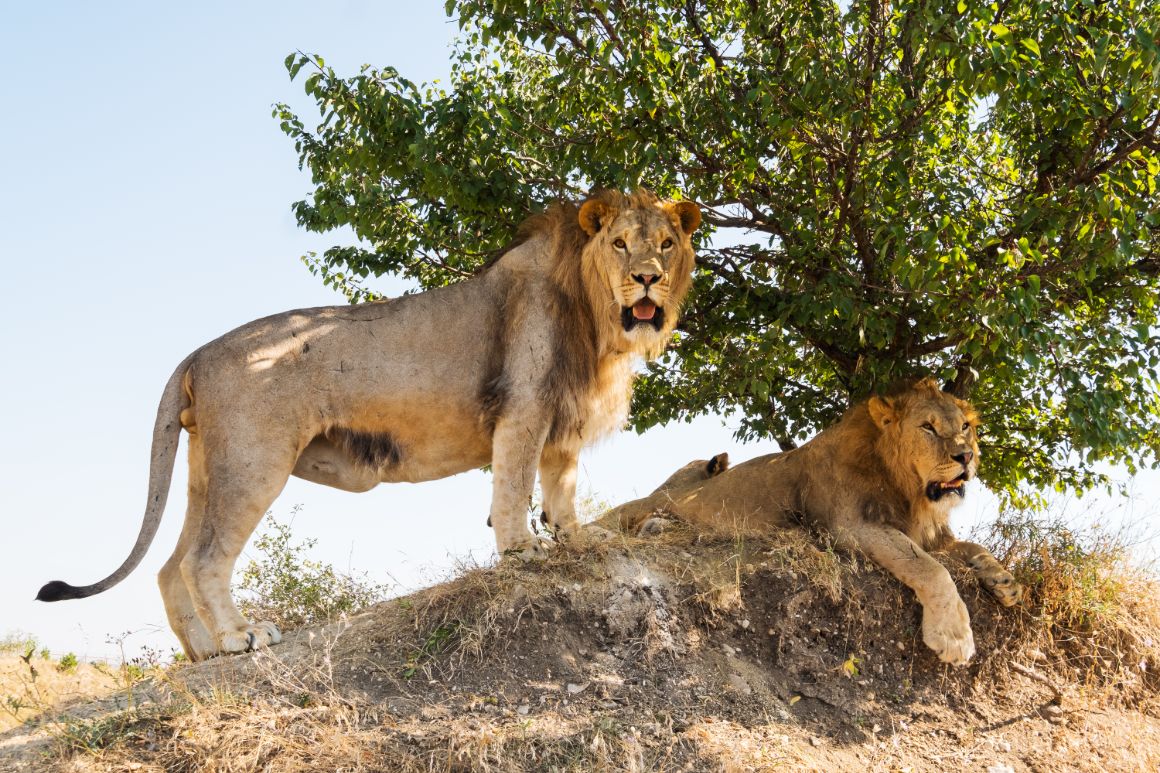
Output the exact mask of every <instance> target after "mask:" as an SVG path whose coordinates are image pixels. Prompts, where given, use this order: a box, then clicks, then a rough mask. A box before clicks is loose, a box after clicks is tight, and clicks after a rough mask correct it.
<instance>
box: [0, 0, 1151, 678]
mask: <svg viewBox="0 0 1160 773" xmlns="http://www.w3.org/2000/svg"><path fill="white" fill-rule="evenodd" d="M442 6H443V3H442V2H426V3H422V2H418V3H416V2H412V3H400V2H388V1H386V0H380V1H379V2H363V1H362V0H343V1H341V2H334V3H326V4H318V3H304V2H299V1H298V0H286V1H284V2H278V3H270V2H252V3H225V2H203V3H197V4H193V5H185V6H181V7H178V6H175V5H173V4H169V3H146V2H117V3H68V4H65V3H21V4H14V3H6V4H4V6H3V9H2V10H0V50H3V51H4V53H5V55H6V56H7V57H8V60H7V61H8V62H9V64H8V66H7V68H6V73H5V76H4V78H3V79H2V80H0V269H2V271H0V356H2V365H0V368H2V370H0V373H2V376H3V377H2V378H0V438H2V439H3V442H2V443H0V636H4V635H5V634H7V633H12V632H15V631H23V632H26V633H30V634H33V635H35V636H37V637H38V638H39V639H40V640H41V641H42V642H44V643H46V644H47V645H48V646H49V647H50V648H51V649H52V650H54V651H57V652H66V651H72V652H76V653H77V654H78V655H82V656H89V657H99V656H110V655H115V654H116V652H117V648H116V646H115V645H113V644H110V643H108V641H107V640H108V639H109V638H110V637H114V636H120V635H121V634H123V633H126V632H134V633H133V635H132V636H131V637H130V638H129V639H128V640H127V645H126V646H127V647H128V649H129V650H130V651H131V652H133V651H135V650H136V649H137V648H138V647H140V646H144V645H149V646H152V647H156V648H160V649H163V650H168V649H170V648H173V647H176V646H177V645H176V639H175V638H174V637H173V636H172V634H171V633H170V632H169V630H168V627H167V626H166V624H165V615H164V611H163V608H162V605H161V599H160V595H159V593H158V590H157V586H156V580H155V577H156V573H157V570H158V569H159V568H160V566H161V564H162V563H163V562H164V561H165V559H166V558H167V557H168V555H169V552H170V551H171V550H172V549H173V545H174V543H175V542H176V539H177V533H178V531H179V528H180V524H181V520H182V517H183V515H184V509H185V495H184V487H185V463H184V443H183V448H182V450H181V451H179V457H178V464H177V467H176V471H175V475H174V482H173V487H172V489H171V492H170V497H169V505H168V508H167V510H166V516H165V519H164V520H163V522H162V526H161V530H160V532H159V533H158V535H157V538H156V540H155V541H154V544H153V548H152V550H151V551H150V553H149V555H148V557H147V558H146V559H145V561H144V562H143V563H142V565H141V566H140V568H138V570H137V571H136V572H135V573H134V574H133V575H132V576H131V577H130V578H129V579H127V580H126V581H124V582H123V583H121V584H120V585H119V586H117V587H116V588H114V589H112V590H110V591H108V592H106V593H104V594H102V595H99V596H95V597H92V598H89V599H85V600H80V601H71V602H61V603H58V604H41V603H37V602H33V601H32V599H33V597H34V595H35V593H36V590H37V589H38V588H39V587H40V585H41V584H43V583H44V582H46V581H48V580H51V579H62V580H66V581H68V582H72V583H74V584H84V583H88V582H92V581H95V580H97V579H99V578H101V577H104V576H105V575H106V574H108V573H109V572H110V571H111V570H112V569H113V568H115V567H116V566H117V565H118V564H119V563H120V562H121V560H122V559H123V558H124V557H125V555H127V553H128V551H129V549H130V547H131V545H132V541H133V539H134V538H135V536H136V534H137V530H138V528H139V525H140V520H141V515H142V509H143V505H144V502H145V484H146V480H147V470H148V459H149V443H150V436H151V431H152V424H153V420H154V415H155V411H156V407H157V401H158V399H159V398H160V395H161V389H162V386H163V385H164V384H165V381H166V379H168V377H169V375H170V374H171V373H172V371H173V368H174V367H175V366H176V365H177V363H179V362H180V361H181V360H182V358H184V357H185V355H186V354H188V353H189V352H190V351H192V350H193V349H194V348H196V347H197V346H199V345H201V344H202V343H204V342H206V341H208V340H210V339H212V338H215V337H217V336H218V335H220V334H222V333H224V332H226V331H227V330H230V329H232V328H234V327H236V326H238V325H240V324H242V323H244V322H246V321H248V320H251V319H254V318H257V317H261V316H264V315H267V314H271V313H274V312H278V311H282V310H285V309H289V308H296V307H303V306H315V305H321V304H333V303H342V302H343V299H342V298H341V297H340V296H338V295H337V294H335V293H333V292H332V291H330V290H328V289H326V288H324V287H323V286H322V285H321V283H320V282H319V281H318V280H317V279H316V278H314V277H313V276H311V275H310V274H309V273H308V271H307V270H306V269H305V267H304V266H303V265H302V263H301V262H300V261H299V256H300V255H302V254H303V253H305V252H307V251H310V250H322V249H325V248H326V247H327V246H330V245H331V244H334V243H337V242H341V241H348V240H349V239H350V237H349V236H346V235H343V234H327V235H321V236H320V235H315V234H308V233H306V232H305V231H302V230H301V229H299V228H298V227H297V225H296V224H295V222H294V218H293V215H292V213H291V211H290V204H291V203H292V202H293V201H296V200H298V199H301V198H304V197H305V196H306V195H307V194H308V192H309V191H310V185H309V179H308V177H307V175H306V174H305V173H303V172H300V171H299V170H298V169H297V157H296V154H295V152H294V148H293V145H292V144H291V142H290V141H289V140H288V139H287V138H286V137H285V136H284V135H283V134H282V133H281V131H280V130H279V128H278V124H277V121H275V120H274V119H273V118H272V117H271V115H270V113H271V107H272V104H273V103H275V102H288V103H290V104H291V105H293V106H295V107H296V108H297V110H298V113H299V116H300V117H301V118H303V120H304V121H305V123H306V124H307V125H308V126H309V125H312V124H313V123H316V122H317V113H316V112H315V110H314V108H313V105H312V103H311V102H310V101H309V100H307V99H305V98H304V97H303V96H302V88H301V84H300V83H291V82H290V81H289V79H288V77H287V74H286V71H285V69H284V67H283V64H282V62H283V60H284V58H285V57H286V55H287V54H289V53H291V52H293V51H295V50H303V51H306V52H311V53H318V54H320V55H322V56H323V57H324V58H325V59H326V60H327V62H328V63H329V64H331V65H333V66H334V67H335V68H336V69H337V71H338V72H340V73H343V74H354V73H355V72H356V71H357V68H358V67H359V66H360V65H362V64H364V63H370V64H374V65H388V64H389V65H393V66H395V67H396V68H397V69H398V70H399V71H400V73H401V74H402V75H403V76H404V77H407V78H409V79H411V80H412V81H415V82H427V81H431V80H435V79H445V78H446V77H447V73H448V71H449V59H448V57H449V54H450V45H451V41H452V39H453V37H454V35H455V32H456V26H455V24H454V22H452V21H449V20H447V19H446V18H445V17H444V15H443V12H442ZM372 287H373V288H374V289H378V290H380V291H383V292H386V293H387V294H391V295H393V294H397V293H399V292H401V291H402V290H403V289H405V288H404V285H402V284H400V283H398V282H396V281H393V280H386V279H383V280H378V281H377V282H375V283H373V284H372ZM734 424H735V423H731V422H729V421H728V420H727V419H721V418H717V417H709V418H704V419H700V420H697V421H695V422H693V423H691V424H678V425H674V426H670V427H666V428H658V429H654V430H652V431H650V432H648V433H646V434H644V435H641V436H638V435H634V434H630V433H622V434H621V435H619V436H617V437H615V438H613V439H611V440H608V441H605V442H604V443H602V444H600V445H598V446H596V447H595V448H593V449H589V450H588V451H586V452H585V455H584V457H583V458H582V462H581V489H582V490H583V491H588V492H591V493H592V494H594V495H595V496H597V497H599V498H600V499H603V500H605V501H607V502H610V503H618V502H621V501H624V500H627V499H630V498H632V497H634V496H638V495H642V494H645V493H648V492H649V491H651V490H652V489H653V488H654V487H655V486H656V485H657V484H658V483H660V481H661V480H663V479H664V478H665V477H666V476H667V475H668V474H669V473H670V472H671V471H672V470H674V469H676V468H677V467H679V466H681V465H682V464H684V463H685V462H687V461H688V460H690V459H693V458H706V457H707V456H708V455H709V454H711V453H716V452H718V451H722V450H729V451H730V452H731V454H732V456H733V458H734V459H735V460H742V459H745V458H749V457H751V456H755V455H757V454H760V453H767V452H769V451H771V450H775V449H776V447H775V446H774V445H773V444H772V443H757V444H749V445H747V446H744V447H741V446H739V444H738V443H737V442H736V441H734V440H733V439H732V434H733V430H734V429H735V426H734ZM985 463H986V462H985V460H984V465H985ZM1135 490H1136V491H1137V492H1138V495H1137V497H1136V500H1135V501H1134V502H1129V503H1124V502H1122V501H1116V502H1115V503H1114V504H1112V505H1109V504H1107V503H1104V504H1096V505H1092V504H1089V503H1081V504H1079V505H1070V506H1069V508H1070V509H1071V510H1072V511H1073V512H1077V513H1080V514H1081V517H1090V514H1091V513H1093V512H1094V513H1097V514H1098V517H1101V518H1106V517H1108V516H1107V513H1108V512H1109V508H1114V512H1113V515H1112V516H1111V517H1112V519H1113V520H1119V519H1125V520H1127V521H1129V522H1131V523H1140V522H1141V521H1142V520H1143V519H1144V518H1146V517H1147V516H1148V514H1149V513H1154V512H1155V509H1154V500H1155V499H1156V498H1157V492H1160V476H1157V475H1156V474H1155V473H1148V474H1145V475H1144V476H1142V477H1141V478H1140V479H1138V480H1137V482H1136V483H1135ZM489 499H490V480H489V478H488V477H487V476H486V475H485V474H484V473H481V472H474V473H468V474H464V475H460V476H456V477H454V478H450V479H447V480H443V481H437V482H431V483H425V484H419V485H410V484H395V485H383V486H380V487H379V488H377V489H375V490H374V491H372V492H369V493H366V494H349V493H344V492H339V491H335V490H332V489H328V488H325V487H322V486H315V485H312V484H309V483H306V482H304V481H300V480H297V479H291V482H290V484H289V485H288V486H287V488H286V490H285V491H284V493H283V494H282V496H281V497H280V498H279V499H278V501H277V502H276V503H275V505H274V510H273V512H274V514H275V515H276V516H279V517H282V518H288V517H289V515H290V510H291V508H292V507H293V506H294V505H302V509H301V511H300V512H299V513H298V515H297V517H296V518H295V521H294V533H295V535H296V537H298V538H311V537H313V538H317V539H318V546H317V549H316V551H315V554H314V555H315V556H316V557H317V558H319V559H321V560H324V561H328V562H331V563H333V564H334V565H335V566H336V567H337V568H340V569H343V570H350V571H355V572H367V573H368V575H369V577H370V579H372V580H375V581H377V582H384V583H391V584H392V585H393V586H394V587H395V589H396V592H405V591H408V590H413V589H415V588H418V587H421V586H423V585H425V584H428V583H429V582H431V581H433V580H436V579H438V578H440V577H442V576H445V575H446V574H447V573H448V572H450V571H452V569H453V567H454V566H455V564H456V562H457V561H459V560H461V559H463V558H469V559H471V558H473V559H474V560H478V561H489V560H491V559H492V556H493V553H494V539H493V536H492V532H491V530H490V529H488V528H487V527H486V526H485V523H484V522H485V520H486V517H487V511H488V503H489ZM993 512H994V502H993V500H992V499H991V498H989V497H988V495H987V494H986V492H985V491H982V490H980V489H979V488H975V490H974V491H973V492H972V496H971V497H970V498H969V500H968V505H965V506H964V507H962V508H960V512H959V513H958V514H956V518H955V526H956V528H958V529H959V530H960V531H962V530H966V529H968V528H969V527H970V525H971V524H972V523H974V522H977V521H978V520H980V519H985V518H987V517H990V516H991V514H993ZM1084 514H1088V515H1084ZM243 560H244V558H243Z"/></svg>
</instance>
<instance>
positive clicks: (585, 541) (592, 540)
mask: <svg viewBox="0 0 1160 773" xmlns="http://www.w3.org/2000/svg"><path fill="white" fill-rule="evenodd" d="M615 537H616V535H615V534H614V533H612V532H610V531H609V530H608V529H606V528H604V527H603V526H597V525H596V524H594V523H590V524H587V525H585V526H584V527H583V528H580V529H577V530H576V531H574V532H570V533H569V534H567V535H566V536H565V538H564V539H565V541H566V542H568V543H569V544H572V545H579V546H584V545H593V544H596V543H599V542H608V541H609V540H611V539H614V538H615Z"/></svg>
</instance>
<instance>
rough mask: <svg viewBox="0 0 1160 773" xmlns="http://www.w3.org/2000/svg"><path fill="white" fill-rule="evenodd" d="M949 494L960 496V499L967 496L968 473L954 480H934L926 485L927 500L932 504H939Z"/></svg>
mask: <svg viewBox="0 0 1160 773" xmlns="http://www.w3.org/2000/svg"><path fill="white" fill-rule="evenodd" d="M947 494H958V496H959V498H960V499H961V498H962V497H965V496H966V495H967V473H966V471H964V472H963V474H962V475H960V476H959V477H957V478H955V479H954V480H932V481H931V482H930V483H928V484H926V498H927V499H929V500H930V501H931V502H937V501H939V500H940V499H942V498H943V497H945V496H946V495H947Z"/></svg>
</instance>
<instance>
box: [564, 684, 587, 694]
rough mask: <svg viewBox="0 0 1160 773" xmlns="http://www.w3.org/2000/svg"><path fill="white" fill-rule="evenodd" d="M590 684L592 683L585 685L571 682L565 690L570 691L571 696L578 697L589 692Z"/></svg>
mask: <svg viewBox="0 0 1160 773" xmlns="http://www.w3.org/2000/svg"><path fill="white" fill-rule="evenodd" d="M590 684H592V683H591V682H585V683H584V684H573V683H572V682H569V683H568V684H567V686H566V687H565V688H564V689H566V690H567V691H568V694H569V695H578V694H580V693H582V692H584V691H585V690H587V689H588V685H590Z"/></svg>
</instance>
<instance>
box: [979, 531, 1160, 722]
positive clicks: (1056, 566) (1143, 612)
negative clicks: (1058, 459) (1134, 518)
mask: <svg viewBox="0 0 1160 773" xmlns="http://www.w3.org/2000/svg"><path fill="white" fill-rule="evenodd" d="M982 536H983V540H984V542H985V543H986V544H987V546H988V547H989V548H990V549H991V550H992V552H994V553H995V555H996V556H998V557H999V558H1000V560H1002V561H1004V562H1006V563H1007V564H1008V566H1009V567H1010V569H1011V572H1012V573H1013V574H1014V575H1015V576H1016V578H1017V579H1018V580H1019V581H1020V582H1022V583H1023V584H1024V586H1025V588H1026V589H1027V598H1026V600H1025V601H1024V602H1023V603H1024V607H1025V608H1027V609H1028V610H1030V612H1031V613H1032V614H1033V615H1034V625H1032V626H1029V627H1028V629H1027V630H1026V631H1024V632H1023V634H1024V636H1025V638H1026V645H1027V649H1028V650H1030V651H1031V652H1032V656H1033V659H1034V660H1039V661H1047V660H1048V659H1049V658H1048V655H1047V653H1053V657H1051V658H1050V660H1051V661H1052V665H1053V666H1054V669H1055V670H1056V672H1057V673H1059V672H1062V673H1061V674H1060V675H1061V676H1062V677H1063V678H1065V679H1067V681H1071V682H1075V683H1077V684H1078V685H1081V686H1082V687H1083V688H1085V689H1087V690H1089V691H1091V690H1095V691H1099V692H1100V693H1102V694H1103V695H1104V697H1106V698H1115V697H1116V696H1128V697H1129V698H1130V700H1131V701H1143V702H1145V703H1150V704H1152V705H1153V706H1156V705H1160V702H1158V697H1157V696H1158V694H1160V583H1158V582H1157V579H1156V577H1155V575H1153V574H1151V573H1150V572H1149V571H1147V570H1145V569H1143V568H1140V567H1138V566H1135V565H1133V564H1132V562H1131V560H1130V555H1129V554H1128V551H1127V549H1126V548H1125V546H1124V545H1125V543H1124V540H1123V539H1122V537H1121V536H1120V535H1117V534H1114V533H1111V532H1108V531H1106V530H1103V529H1100V528H1099V527H1089V528H1087V529H1086V530H1083V531H1077V530H1075V529H1073V528H1071V527H1069V526H1067V525H1066V524H1065V523H1063V522H1062V521H1061V520H1059V519H1053V518H1050V517H1047V518H1044V517H1042V516H1040V517H1032V516H1029V515H1026V514H1023V513H1014V514H1011V513H1008V514H1005V515H1004V516H1002V517H1001V518H1000V519H999V520H998V521H997V522H996V523H994V524H992V525H991V526H990V527H989V529H988V530H987V531H986V532H985V533H984V534H983V535H982Z"/></svg>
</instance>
